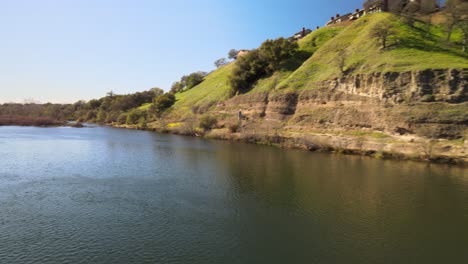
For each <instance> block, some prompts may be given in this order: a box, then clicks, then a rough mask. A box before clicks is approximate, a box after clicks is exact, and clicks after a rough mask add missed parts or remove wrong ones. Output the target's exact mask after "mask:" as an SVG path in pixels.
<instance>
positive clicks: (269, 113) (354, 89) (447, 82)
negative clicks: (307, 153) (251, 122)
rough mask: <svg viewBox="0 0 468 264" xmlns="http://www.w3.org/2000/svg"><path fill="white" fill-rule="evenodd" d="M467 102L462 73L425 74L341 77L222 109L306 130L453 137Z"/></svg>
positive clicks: (466, 75) (467, 78)
mask: <svg viewBox="0 0 468 264" xmlns="http://www.w3.org/2000/svg"><path fill="white" fill-rule="evenodd" d="M467 99H468V69H465V70H426V71H417V72H403V73H373V74H359V75H355V76H345V77H342V78H340V79H334V80H330V81H326V82H322V83H319V84H317V88H316V89H312V90H306V91H300V92H282V91H274V92H270V93H260V94H246V95H242V96H237V97H234V98H233V99H231V100H228V101H227V102H226V104H225V105H227V106H230V107H227V108H225V109H224V110H226V109H228V108H231V109H236V111H238V110H237V109H241V110H242V112H243V113H244V114H245V115H246V116H247V117H250V118H251V119H256V120H258V119H259V118H263V119H264V120H276V121H282V122H286V123H288V124H290V125H291V124H294V125H297V126H302V127H306V128H309V129H312V128H313V129H320V130H331V131H339V130H350V129H354V130H355V129H366V130H373V131H382V132H385V133H389V134H399V135H411V134H413V135H417V136H421V137H427V138H445V139H459V138H462V137H464V136H465V133H466V129H467V125H468V102H467ZM228 112H229V111H228Z"/></svg>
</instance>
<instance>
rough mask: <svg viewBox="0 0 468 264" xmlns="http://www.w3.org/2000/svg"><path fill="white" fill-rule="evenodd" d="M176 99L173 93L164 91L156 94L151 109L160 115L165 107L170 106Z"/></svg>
mask: <svg viewBox="0 0 468 264" xmlns="http://www.w3.org/2000/svg"><path fill="white" fill-rule="evenodd" d="M175 101H176V98H175V95H174V94H172V93H166V94H163V95H161V96H158V97H156V98H155V99H154V102H153V110H154V111H155V112H156V114H158V115H160V114H161V113H162V112H164V111H165V110H166V109H168V108H169V107H171V106H172V105H173V104H174V103H175Z"/></svg>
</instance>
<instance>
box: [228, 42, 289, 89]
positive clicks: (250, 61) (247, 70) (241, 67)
mask: <svg viewBox="0 0 468 264" xmlns="http://www.w3.org/2000/svg"><path fill="white" fill-rule="evenodd" d="M297 49H298V45H297V43H296V42H293V41H290V40H287V39H284V38H279V39H276V40H267V41H265V42H264V43H263V44H262V45H261V46H260V47H259V48H258V49H256V50H252V51H250V52H249V53H247V54H245V55H244V56H242V57H239V58H237V61H236V63H235V65H234V68H233V71H232V74H231V75H230V77H229V83H230V86H231V89H232V95H234V94H236V93H244V92H246V91H248V90H249V89H250V88H251V86H252V85H253V84H254V83H255V82H256V81H258V80H259V79H260V78H262V77H263V76H265V75H267V74H272V73H273V72H275V71H277V70H280V69H281V67H282V66H283V63H285V62H286V61H287V60H288V59H290V58H292V57H293V56H294V54H296V52H297Z"/></svg>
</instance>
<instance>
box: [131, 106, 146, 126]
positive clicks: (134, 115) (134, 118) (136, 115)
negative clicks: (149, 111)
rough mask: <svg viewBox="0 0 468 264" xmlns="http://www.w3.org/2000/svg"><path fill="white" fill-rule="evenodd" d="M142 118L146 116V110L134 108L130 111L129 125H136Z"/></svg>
mask: <svg viewBox="0 0 468 264" xmlns="http://www.w3.org/2000/svg"><path fill="white" fill-rule="evenodd" d="M141 118H146V111H144V110H140V109H133V110H132V111H130V113H128V115H127V120H126V123H127V125H136V124H138V122H139V121H140V119H141Z"/></svg>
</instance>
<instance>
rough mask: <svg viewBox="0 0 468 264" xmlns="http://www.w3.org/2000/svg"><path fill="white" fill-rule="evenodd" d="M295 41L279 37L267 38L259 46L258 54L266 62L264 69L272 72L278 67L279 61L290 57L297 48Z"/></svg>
mask: <svg viewBox="0 0 468 264" xmlns="http://www.w3.org/2000/svg"><path fill="white" fill-rule="evenodd" d="M298 47H299V46H298V44H297V42H296V41H290V40H289V39H285V38H279V39H275V40H267V41H265V42H263V44H262V45H261V46H260V49H259V51H260V56H261V57H262V59H263V60H264V61H265V62H266V63H267V64H268V66H267V69H266V71H267V72H268V73H272V72H274V71H277V70H279V69H280V66H281V63H283V62H284V61H286V60H287V59H289V58H291V57H292V56H293V55H294V54H295V53H296V52H297V49H298Z"/></svg>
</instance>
